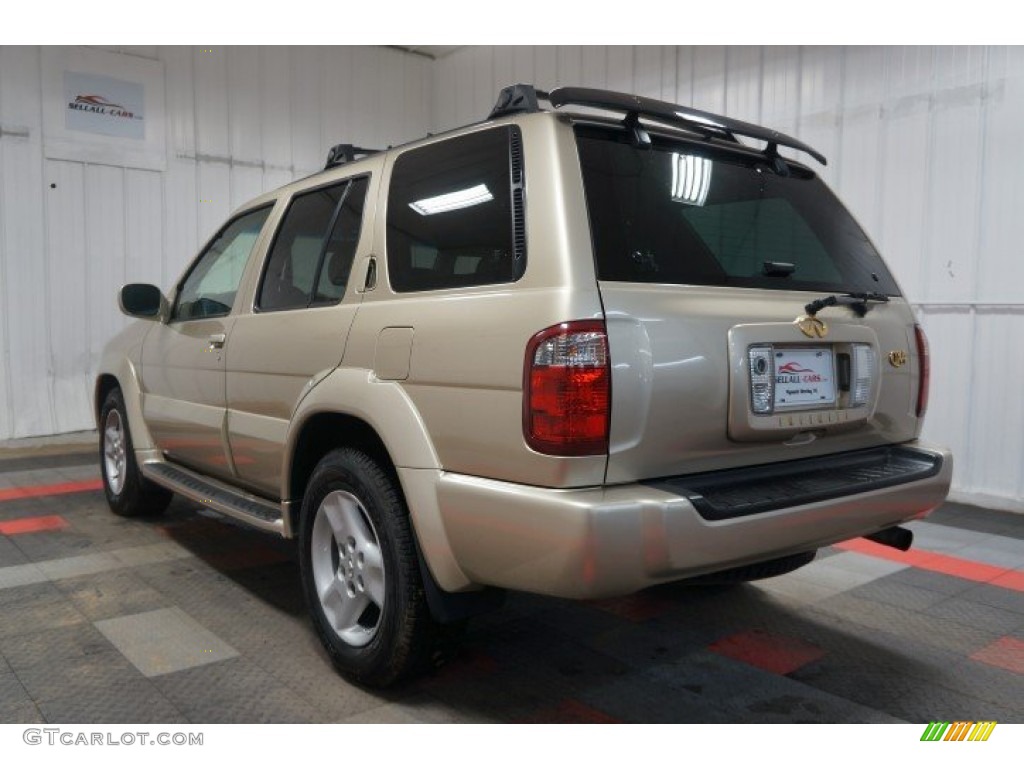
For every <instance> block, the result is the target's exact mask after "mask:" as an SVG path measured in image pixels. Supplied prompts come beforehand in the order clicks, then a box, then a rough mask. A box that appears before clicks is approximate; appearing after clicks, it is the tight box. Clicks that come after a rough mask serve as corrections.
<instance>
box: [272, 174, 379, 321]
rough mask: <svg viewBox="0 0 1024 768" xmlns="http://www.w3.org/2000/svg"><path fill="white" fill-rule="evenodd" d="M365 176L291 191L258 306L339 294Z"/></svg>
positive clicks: (328, 299) (318, 300) (287, 305)
mask: <svg viewBox="0 0 1024 768" xmlns="http://www.w3.org/2000/svg"><path fill="white" fill-rule="evenodd" d="M368 185H369V179H368V178H367V177H361V178H358V179H353V180H347V181H344V182H341V183H340V184H334V185H332V186H329V187H322V188H321V189H315V190H313V191H312V192H306V193H303V194H301V195H296V196H295V199H294V200H293V201H292V203H291V205H290V206H289V207H288V212H287V213H286V214H285V216H284V220H283V221H282V222H281V227H280V229H279V230H278V232H277V236H276V237H275V238H274V244H273V246H272V247H271V249H270V254H269V256H268V258H267V264H266V267H265V268H264V271H263V279H262V282H261V283H260V290H259V296H258V299H257V301H256V306H257V308H258V309H260V310H261V311H264V312H266V311H273V310H281V309H299V308H305V307H309V306H314V305H322V304H333V303H335V302H338V301H340V300H341V298H342V297H343V296H344V295H345V287H346V285H347V283H348V276H349V272H350V271H351V269H352V261H353V259H354V258H355V253H356V246H357V245H358V243H359V233H360V229H361V226H362V219H363V207H364V204H365V200H366V189H367V187H368Z"/></svg>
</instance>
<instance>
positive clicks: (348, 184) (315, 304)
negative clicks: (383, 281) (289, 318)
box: [252, 171, 373, 315]
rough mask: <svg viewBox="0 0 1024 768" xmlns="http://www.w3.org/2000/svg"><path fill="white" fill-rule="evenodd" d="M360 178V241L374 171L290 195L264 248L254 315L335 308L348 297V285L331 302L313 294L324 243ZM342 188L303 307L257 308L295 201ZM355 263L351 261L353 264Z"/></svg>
mask: <svg viewBox="0 0 1024 768" xmlns="http://www.w3.org/2000/svg"><path fill="white" fill-rule="evenodd" d="M360 179H366V197H365V198H364V200H363V220H361V221H360V222H359V240H362V239H363V231H364V224H365V223H366V220H365V217H366V201H367V200H369V199H370V186H371V184H372V179H373V172H372V171H366V172H364V173H357V174H355V175H354V176H345V177H344V178H341V179H332V180H331V181H328V182H324V183H323V184H317V185H316V186H313V187H306V188H305V189H300V190H296V191H295V192H293V193H292V195H291V197H290V198H289V200H288V206H287V207H286V208H285V209H284V212H283V213H282V214H281V219H280V221H278V223H277V228H276V229H275V230H274V235H273V237H272V238H271V240H270V245H269V246H267V251H266V253H265V254H264V255H263V264H262V266H261V267H260V277H259V280H258V281H257V283H256V290H255V291H254V292H253V295H252V312H253V314H255V315H262V314H272V313H274V312H296V311H298V310H302V309H319V308H321V307H334V306H337V305H338V304H340V303H341V302H343V301H344V300H345V297H346V296H348V295H349V291H348V286H345V293H343V294H342V295H341V296H339V297H338V298H337V299H334V300H331V301H316V292H317V289H318V288H319V286H320V270H321V269H323V265H324V257H325V256H326V253H327V244H328V242H329V237H330V234H331V232H332V231H334V226H335V224H337V223H338V217H339V216H340V215H341V209H342V206H344V205H345V201H346V200H348V195H349V193H350V192H351V191H352V184H353V183H354V182H356V181H359V180H360ZM337 186H344V187H345V191H344V192H343V193H342V195H341V197H340V198H339V199H338V202H337V203H336V204H335V206H334V211H333V212H332V213H331V218H330V221H329V222H328V225H327V231H326V234H327V238H325V239H324V241H323V243H321V244H320V254H319V255H318V256H317V260H316V267H315V269H314V271H313V291H312V293H311V295H310V297H309V302H308V303H307V304H306V305H305V306H300V307H274V308H271V309H264V308H262V307H260V305H259V301H260V294H261V293H263V283H264V282H265V281H266V279H267V270H268V269H269V268H270V257H271V256H272V255H273V253H274V246H276V245H277V238H278V236H279V235H280V234H281V230H282V229H283V228H284V223H285V221H287V219H288V214H289V213H291V210H292V206H293V205H295V201H296V200H297V199H298V198H300V197H302V196H304V195H307V194H311V193H313V192H318V191H320V190H322V189H329V188H331V187H337ZM358 249H359V243H358V241H357V243H356V250H357V251H358ZM354 263H355V262H354V261H353V264H354Z"/></svg>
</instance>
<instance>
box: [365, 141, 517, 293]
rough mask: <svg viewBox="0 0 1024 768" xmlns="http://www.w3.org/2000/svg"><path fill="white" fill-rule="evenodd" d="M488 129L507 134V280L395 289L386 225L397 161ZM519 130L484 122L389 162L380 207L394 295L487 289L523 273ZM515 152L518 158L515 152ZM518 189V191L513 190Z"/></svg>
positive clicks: (386, 261) (385, 250) (385, 257)
mask: <svg viewBox="0 0 1024 768" xmlns="http://www.w3.org/2000/svg"><path fill="white" fill-rule="evenodd" d="M489 131H505V132H506V135H507V139H508V141H507V145H506V157H507V160H508V177H509V179H508V180H509V205H510V208H511V211H512V215H511V217H510V218H509V243H510V244H511V254H510V255H511V257H512V264H513V269H514V272H513V277H512V279H511V280H505V281H502V282H488V283H479V284H477V285H449V286H445V287H442V288H417V289H405V290H399V289H398V288H396V287H395V285H394V281H393V280H392V269H391V253H390V250H389V248H388V230H389V229H390V225H389V222H388V217H389V214H390V208H391V190H392V185H393V182H394V178H395V168H396V167H397V165H398V163H399V162H401V160H402V158H404V157H405V156H407V155H410V154H413V153H415V152H420V151H425V150H428V149H431V148H433V147H437V146H440V145H442V144H445V143H448V142H452V141H458V140H459V139H463V138H466V137H468V136H476V135H479V134H481V133H486V132H489ZM523 146H524V142H523V132H522V130H521V129H520V127H519V126H518V125H517V124H515V123H506V124H503V125H496V126H488V127H486V128H482V129H481V130H476V131H468V132H466V133H460V134H458V135H456V136H447V137H445V138H442V139H439V140H438V141H432V142H430V143H429V144H423V145H420V146H416V147H410V148H409V149H407V150H405V151H403V152H402V153H400V154H399V155H398V156H397V157H396V158H395V160H394V162H393V163H392V165H391V169H390V171H389V173H388V180H387V185H388V189H387V194H386V195H385V196H384V198H385V203H384V205H385V209H384V261H385V263H386V264H387V276H388V288H390V289H391V292H392V293H393V294H394V295H396V296H404V295H422V294H432V293H438V292H443V291H474V290H488V289H493V288H495V287H499V286H507V285H513V284H515V283H518V282H519V281H520V280H522V279H523V277H524V276H525V275H526V265H527V263H528V258H527V253H528V248H527V241H528V239H529V238H528V236H527V226H526V222H527V216H526V209H527V197H528V195H527V190H528V186H527V176H526V157H525V155H526V153H525V151H524V149H523ZM516 152H518V158H516V156H515V153H516ZM516 162H518V165H519V168H518V175H519V180H518V182H517V181H516V168H515V163H516ZM517 192H518V193H519V194H518V195H517V194H516V193H517ZM520 231H521V232H522V247H521V248H520V247H518V246H517V239H518V238H517V234H518V233H519V232H520Z"/></svg>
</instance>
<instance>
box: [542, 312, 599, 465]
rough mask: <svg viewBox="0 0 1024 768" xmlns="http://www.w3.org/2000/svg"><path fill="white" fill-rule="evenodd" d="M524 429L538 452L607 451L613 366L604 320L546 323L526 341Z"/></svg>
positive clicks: (581, 453)
mask: <svg viewBox="0 0 1024 768" xmlns="http://www.w3.org/2000/svg"><path fill="white" fill-rule="evenodd" d="M523 379H524V380H523V435H524V437H525V438H526V443H527V445H529V446H530V447H531V448H532V449H533V450H535V451H537V452H538V453H547V454H552V455H555V456H592V455H596V454H602V453H607V452H608V424H609V421H610V417H611V366H610V364H609V360H608V334H607V331H606V330H605V325H604V323H603V322H600V321H593V320H577V321H573V322H569V323H560V324H559V325H554V326H552V327H550V328H546V329H544V330H543V331H541V332H540V333H538V334H537V335H536V336H534V337H533V338H532V339H530V343H529V344H527V346H526V360H525V365H524V372H523Z"/></svg>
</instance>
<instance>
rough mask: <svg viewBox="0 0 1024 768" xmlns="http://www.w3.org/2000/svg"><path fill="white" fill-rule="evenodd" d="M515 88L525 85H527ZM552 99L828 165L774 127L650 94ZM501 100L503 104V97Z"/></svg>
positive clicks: (567, 94)
mask: <svg viewBox="0 0 1024 768" xmlns="http://www.w3.org/2000/svg"><path fill="white" fill-rule="evenodd" d="M514 87H518V88H522V87H524V86H514ZM525 87H530V86H525ZM506 90H507V89H506ZM503 93H504V91H503ZM548 100H549V101H550V102H551V105H552V106H553V107H555V108H557V107H561V106H564V105H566V104H574V105H576V106H580V107H593V108H596V109H608V110H611V111H613V112H625V113H626V114H627V115H639V116H640V117H648V118H651V119H654V120H659V121H661V122H665V123H669V124H676V125H682V126H685V127H686V128H690V129H692V130H697V131H700V132H703V133H708V132H709V131H710V132H713V133H719V134H724V135H726V136H729V135H731V136H733V137H735V136H746V137H747V138H750V139H757V140H759V141H764V142H766V143H767V146H766V147H765V149H764V153H765V155H766V156H767V157H768V158H769V159H770V160H772V161H773V162H774V161H775V160H776V159H777V158H779V154H778V148H779V147H780V146H782V147H789V148H790V149H796V150H799V151H801V152H806V153H807V154H809V155H810V156H811V157H813V158H814V159H815V160H817V161H818V162H819V163H821V164H822V165H827V164H828V161H827V160H826V159H825V156H824V155H823V154H821V153H820V152H818V151H817V150H816V149H814V148H813V147H811V146H809V145H807V144H805V143H804V142H802V141H800V140H799V139H794V138H793V137H792V136H787V135H786V134H784V133H779V132H778V131H773V130H772V129H771V128H764V127H762V126H760V125H755V124H754V123H747V122H744V121H743V120H736V119H734V118H731V117H725V116H724V115H716V114H714V113H712V112H704V111H703V110H700V109H693V108H692V107H683V106H680V105H678V104H671V103H669V102H667V101H660V100H658V99H650V98H647V97H646V96H632V95H630V94H628V93H618V92H616V91H605V90H601V89H598V88H555V89H554V90H553V91H551V93H550V94H548ZM498 102H499V104H500V103H501V99H500V98H499V99H498ZM496 108H497V107H496ZM492 116H493V113H492Z"/></svg>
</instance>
